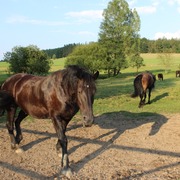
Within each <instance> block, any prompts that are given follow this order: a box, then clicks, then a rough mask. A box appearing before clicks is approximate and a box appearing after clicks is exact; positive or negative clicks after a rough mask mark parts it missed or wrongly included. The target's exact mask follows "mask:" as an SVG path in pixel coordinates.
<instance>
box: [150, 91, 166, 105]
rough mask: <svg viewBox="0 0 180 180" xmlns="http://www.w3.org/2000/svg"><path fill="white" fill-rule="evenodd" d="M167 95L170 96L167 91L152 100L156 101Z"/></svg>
mask: <svg viewBox="0 0 180 180" xmlns="http://www.w3.org/2000/svg"><path fill="white" fill-rule="evenodd" d="M167 96H169V93H167V92H165V93H163V94H160V95H158V96H156V97H155V98H154V99H152V100H151V102H152V103H154V102H156V101H159V100H161V99H163V98H165V97H167Z"/></svg>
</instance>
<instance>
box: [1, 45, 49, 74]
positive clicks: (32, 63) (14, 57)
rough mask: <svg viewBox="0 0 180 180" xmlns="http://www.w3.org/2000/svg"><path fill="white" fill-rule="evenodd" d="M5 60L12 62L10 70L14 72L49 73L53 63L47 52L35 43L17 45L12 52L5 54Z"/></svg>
mask: <svg viewBox="0 0 180 180" xmlns="http://www.w3.org/2000/svg"><path fill="white" fill-rule="evenodd" d="M4 60H5V61H7V62H8V63H9V64H10V66H9V70H10V72H13V73H21V72H24V73H31V74H47V73H48V71H49V69H50V65H51V62H50V61H49V59H48V58H47V54H46V53H44V52H43V51H40V50H39V48H38V47H37V46H34V45H30V46H27V47H21V46H15V47H14V48H13V49H12V52H7V53H6V54H5V55H4Z"/></svg>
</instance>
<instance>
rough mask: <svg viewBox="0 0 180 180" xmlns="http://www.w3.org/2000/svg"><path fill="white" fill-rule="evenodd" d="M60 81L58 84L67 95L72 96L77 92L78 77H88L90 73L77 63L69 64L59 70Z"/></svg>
mask: <svg viewBox="0 0 180 180" xmlns="http://www.w3.org/2000/svg"><path fill="white" fill-rule="evenodd" d="M59 72H61V76H62V81H61V84H60V86H61V87H62V88H63V89H64V92H65V93H66V94H67V95H70V96H73V95H74V94H76V92H77V83H78V80H79V79H87V78H88V77H89V78H90V73H89V72H88V71H87V70H86V69H84V68H82V67H79V66H77V65H69V66H67V68H66V69H63V70H61V71H59Z"/></svg>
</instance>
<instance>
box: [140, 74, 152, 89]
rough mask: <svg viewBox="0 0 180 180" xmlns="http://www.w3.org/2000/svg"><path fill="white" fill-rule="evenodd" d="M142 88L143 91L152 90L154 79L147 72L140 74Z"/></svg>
mask: <svg viewBox="0 0 180 180" xmlns="http://www.w3.org/2000/svg"><path fill="white" fill-rule="evenodd" d="M141 81H142V87H143V89H144V90H146V89H149V88H153V87H154V82H155V77H154V76H153V74H151V73H149V72H145V73H142V80H141Z"/></svg>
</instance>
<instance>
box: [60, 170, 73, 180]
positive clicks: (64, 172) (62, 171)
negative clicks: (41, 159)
mask: <svg viewBox="0 0 180 180" xmlns="http://www.w3.org/2000/svg"><path fill="white" fill-rule="evenodd" d="M61 174H62V175H64V176H66V177H67V178H69V179H71V178H72V175H73V173H72V171H71V169H70V168H67V169H62V170H61Z"/></svg>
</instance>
